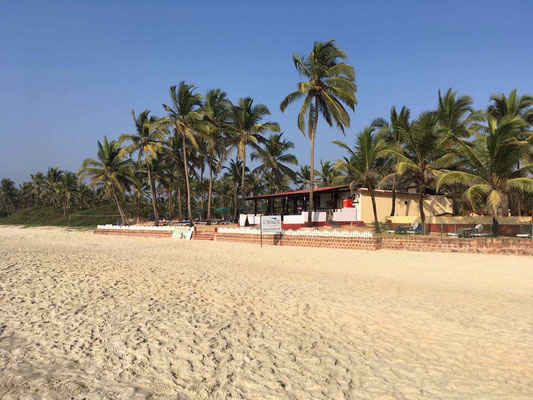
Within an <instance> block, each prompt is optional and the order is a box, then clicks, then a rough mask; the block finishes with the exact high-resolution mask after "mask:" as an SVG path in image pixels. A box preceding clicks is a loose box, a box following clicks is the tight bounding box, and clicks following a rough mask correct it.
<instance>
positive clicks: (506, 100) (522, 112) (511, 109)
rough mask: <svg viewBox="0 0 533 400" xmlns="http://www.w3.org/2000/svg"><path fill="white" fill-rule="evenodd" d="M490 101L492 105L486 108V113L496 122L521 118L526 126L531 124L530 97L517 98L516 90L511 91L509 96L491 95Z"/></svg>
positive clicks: (532, 98)
mask: <svg viewBox="0 0 533 400" xmlns="http://www.w3.org/2000/svg"><path fill="white" fill-rule="evenodd" d="M490 101H491V102H492V104H490V105H489V106H488V108H487V112H488V113H489V114H490V115H492V116H493V117H494V118H496V119H497V120H498V121H500V120H502V119H503V118H505V117H521V118H523V119H524V120H525V121H526V123H527V124H528V125H531V124H533V108H532V107H533V96H532V95H529V94H525V95H522V96H518V93H517V91H516V89H513V90H511V92H510V93H509V96H506V95H505V94H503V93H498V94H494V95H492V96H491V98H490ZM526 126H527V125H526Z"/></svg>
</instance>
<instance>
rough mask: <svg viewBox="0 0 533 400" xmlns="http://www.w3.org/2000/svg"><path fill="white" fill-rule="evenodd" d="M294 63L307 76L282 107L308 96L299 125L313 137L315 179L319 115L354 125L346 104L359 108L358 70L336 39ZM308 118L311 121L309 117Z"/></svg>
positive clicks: (343, 125)
mask: <svg viewBox="0 0 533 400" xmlns="http://www.w3.org/2000/svg"><path fill="white" fill-rule="evenodd" d="M292 59H293V62H294V66H295V67H296V70H297V71H298V72H299V74H300V76H303V77H305V78H307V80H306V81H303V82H299V83H298V90H296V91H295V92H292V93H290V94H288V95H287V97H285V99H283V101H282V102H281V104H280V109H281V111H282V112H283V111H285V109H286V108H287V106H288V105H289V104H291V103H292V102H294V101H295V100H297V99H300V98H302V97H303V98H304V100H303V104H302V107H301V108H300V112H299V114H298V128H299V129H300V131H301V132H302V133H303V134H305V131H306V126H307V136H309V139H310V140H311V156H310V170H311V176H310V181H311V182H314V168H315V158H314V157H315V134H316V127H317V124H318V117H319V115H322V117H323V118H324V120H325V121H326V123H327V124H328V125H329V126H332V125H333V123H334V122H335V124H336V126H337V128H339V129H340V130H341V131H342V132H343V133H344V128H346V127H349V126H350V116H349V114H348V112H347V111H346V109H345V108H344V105H343V104H345V105H347V106H348V107H349V108H350V109H351V110H352V111H353V110H354V109H355V105H356V104H357V100H356V98H355V91H356V90H357V87H356V85H355V82H354V81H355V70H354V68H353V67H352V66H351V65H348V64H347V63H346V62H345V61H344V60H345V59H346V53H345V52H344V51H343V50H341V49H339V48H338V47H337V46H335V43H334V40H330V41H328V42H315V44H314V46H313V50H312V51H311V53H310V54H309V55H308V56H306V57H305V56H298V55H293V57H292ZM306 119H307V121H306ZM309 192H310V193H309V217H308V225H309V226H311V218H312V212H313V208H314V205H313V185H310V186H309Z"/></svg>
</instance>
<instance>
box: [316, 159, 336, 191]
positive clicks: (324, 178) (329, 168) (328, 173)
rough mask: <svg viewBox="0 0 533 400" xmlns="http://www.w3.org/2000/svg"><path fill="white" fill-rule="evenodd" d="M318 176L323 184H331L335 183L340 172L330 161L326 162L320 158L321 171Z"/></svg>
mask: <svg viewBox="0 0 533 400" xmlns="http://www.w3.org/2000/svg"><path fill="white" fill-rule="evenodd" d="M318 176H319V178H320V184H321V185H322V186H331V185H333V181H334V180H335V178H337V177H338V176H339V172H338V171H337V170H336V169H335V166H334V165H333V164H332V163H331V162H330V161H325V162H324V161H322V160H320V171H318Z"/></svg>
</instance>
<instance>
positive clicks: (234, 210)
mask: <svg viewBox="0 0 533 400" xmlns="http://www.w3.org/2000/svg"><path fill="white" fill-rule="evenodd" d="M237 208H238V207H237V185H235V189H233V222H236V221H237Z"/></svg>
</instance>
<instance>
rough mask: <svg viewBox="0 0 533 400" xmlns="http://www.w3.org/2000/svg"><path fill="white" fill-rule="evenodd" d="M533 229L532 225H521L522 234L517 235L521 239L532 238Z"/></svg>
mask: <svg viewBox="0 0 533 400" xmlns="http://www.w3.org/2000/svg"><path fill="white" fill-rule="evenodd" d="M532 229H533V228H532V227H531V225H520V233H519V234H517V235H516V237H519V238H526V239H527V238H530V237H532Z"/></svg>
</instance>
